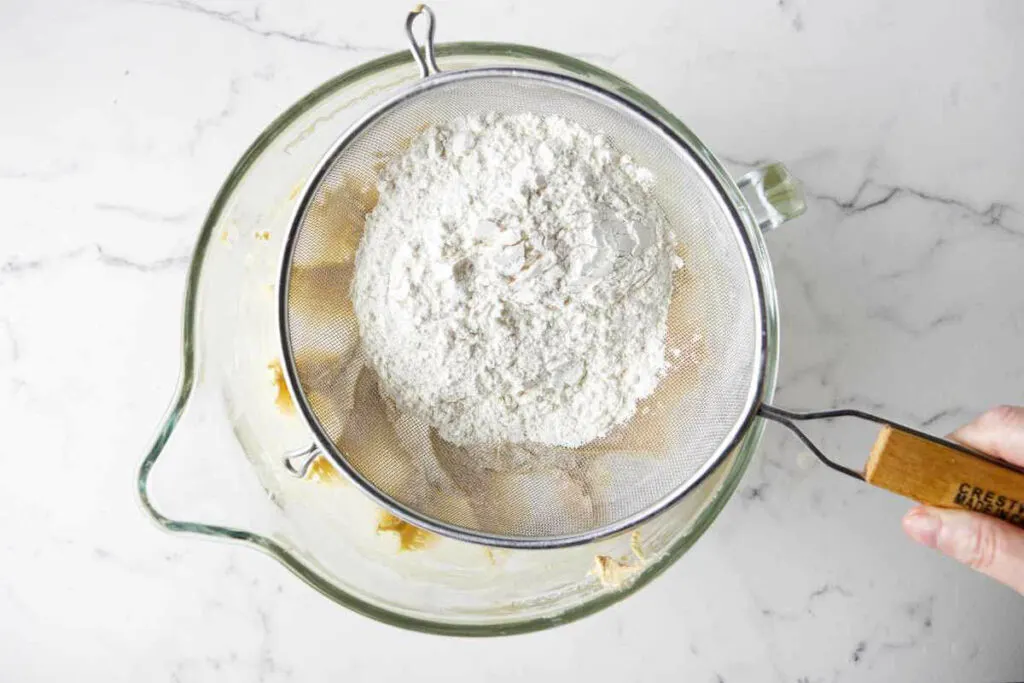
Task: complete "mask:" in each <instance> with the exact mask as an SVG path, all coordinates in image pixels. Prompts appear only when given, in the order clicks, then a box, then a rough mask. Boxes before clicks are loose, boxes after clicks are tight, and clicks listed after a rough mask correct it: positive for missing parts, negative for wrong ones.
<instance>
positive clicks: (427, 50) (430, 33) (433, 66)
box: [405, 5, 441, 78]
mask: <svg viewBox="0 0 1024 683" xmlns="http://www.w3.org/2000/svg"><path fill="white" fill-rule="evenodd" d="M421 14H425V15H426V16H427V40H426V42H425V43H424V46H423V51H422V52H420V44H419V42H417V40H416V34H415V33H413V30H412V27H413V24H415V23H416V18H417V17H418V16H420V15H421ZM435 24H436V21H435V19H434V12H433V10H431V9H430V8H429V7H427V6H426V5H416V6H415V7H413V8H412V11H411V12H409V15H408V16H407V17H406V18H405V35H406V36H407V37H408V38H409V49H410V50H411V51H412V56H413V59H415V60H416V63H417V64H419V67H420V76H422V77H423V78H426V77H427V76H430V75H431V74H436V73H438V72H440V71H441V69H439V68H438V67H437V59H436V58H435V57H434V28H435Z"/></svg>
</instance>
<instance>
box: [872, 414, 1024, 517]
mask: <svg viewBox="0 0 1024 683" xmlns="http://www.w3.org/2000/svg"><path fill="white" fill-rule="evenodd" d="M864 479H865V481H867V482H868V483H869V484H872V485H874V486H878V487H881V488H884V489H887V490H889V491H892V492H894V493H898V494H900V495H901V496H906V497H907V498H913V499H914V500H917V501H919V502H921V503H925V504H926V505H932V506H935V507H942V508H964V509H967V510H974V511H976V512H982V513H985V514H988V515H991V516H993V517H999V518H1000V519H1004V520H1006V521H1008V522H1010V523H1012V524H1015V525H1017V526H1019V527H1022V528H1024V470H1021V469H1019V468H1017V467H1014V466H1013V465H1010V464H1009V463H1004V462H1002V461H998V460H995V459H993V458H990V457H988V456H985V455H982V454H981V453H976V452H974V451H971V450H968V449H967V448H964V447H962V446H959V445H958V444H954V443H952V442H949V441H944V440H941V439H936V438H934V437H928V436H924V435H921V434H919V433H916V432H913V431H910V430H904V429H901V428H899V427H897V426H893V425H886V426H885V427H883V428H882V431H881V432H880V433H879V435H878V439H877V440H876V441H875V446H874V448H873V449H872V451H871V457H870V458H869V459H868V463H867V467H866V469H865V473H864Z"/></svg>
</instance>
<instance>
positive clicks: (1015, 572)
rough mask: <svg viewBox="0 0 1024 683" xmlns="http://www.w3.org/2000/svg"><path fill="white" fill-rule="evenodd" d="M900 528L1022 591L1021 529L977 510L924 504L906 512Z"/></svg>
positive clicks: (1023, 541)
mask: <svg viewBox="0 0 1024 683" xmlns="http://www.w3.org/2000/svg"><path fill="white" fill-rule="evenodd" d="M903 529H904V530H905V531H906V532H907V534H908V535H909V536H910V537H911V538H913V539H914V540H915V541H917V542H918V543H921V544H922V545H926V546H928V547H929V548H935V549H937V550H939V551H940V552H942V553H944V554H946V555H948V556H950V557H952V558H953V559H955V560H958V561H959V562H963V563H964V564H966V565H968V566H969V567H972V568H973V569H976V570H978V571H979V572H981V573H982V574H986V575H988V576H990V577H992V578H993V579H995V580H996V581H999V582H1001V583H1004V584H1006V585H1007V586H1009V587H1010V588H1013V589H1014V590H1016V591H1017V592H1018V593H1021V594H1022V595H1024V530H1021V529H1018V528H1017V527H1015V526H1013V525H1012V524H1009V523H1008V522H1004V521H1002V520H1001V519H996V518H994V517H987V516H985V515H981V514H978V513H976V512H968V511H966V510H944V509H939V508H932V507H925V506H919V507H916V508H914V509H913V510H911V511H910V512H908V513H907V514H906V516H905V517H904V518H903Z"/></svg>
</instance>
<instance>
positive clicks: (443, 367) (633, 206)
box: [351, 114, 678, 446]
mask: <svg viewBox="0 0 1024 683" xmlns="http://www.w3.org/2000/svg"><path fill="white" fill-rule="evenodd" d="M652 182H653V178H652V176H651V174H650V172H648V171H647V170H646V169H643V168H640V167H638V166H637V165H636V164H635V163H634V162H633V161H632V160H631V159H630V158H629V157H627V156H624V155H621V154H619V153H618V152H616V151H615V149H613V148H612V146H611V145H610V144H609V142H608V141H607V140H606V139H605V138H604V137H603V136H602V135H600V134H595V133H592V132H589V131H587V130H585V129H583V128H581V127H580V126H578V125H576V124H574V123H572V122H570V121H567V120H565V119H562V118H559V117H555V116H544V117H542V116H536V115H533V114H520V115H507V116H506V115H498V114H487V115H481V116H472V117H467V118H460V119H457V120H454V121H452V122H450V123H448V124H446V125H443V126H438V127H435V128H431V129H429V130H427V131H425V132H424V133H422V134H421V135H420V136H418V137H417V138H416V139H414V140H413V141H412V143H411V145H410V146H409V149H408V151H407V152H405V153H404V154H403V155H402V156H401V157H399V158H397V159H395V160H394V161H393V162H392V163H391V164H390V165H388V166H387V167H386V168H385V169H384V170H383V172H382V174H381V178H380V182H379V186H378V191H379V195H380V199H379V201H378V203H377V206H376V207H375V208H374V209H373V211H372V212H371V213H370V214H369V215H368V216H367V219H366V228H365V232H364V234H363V237H362V241H361V243H360V245H359V250H358V253H357V255H356V271H355V277H354V280H353V284H352V292H351V295H352V301H353V304H354V307H355V314H356V317H357V319H358V322H359V328H360V333H361V337H362V344H363V349H364V351H365V353H366V356H367V357H368V358H369V360H370V362H371V363H372V365H373V367H374V369H375V370H376V371H377V373H378V374H379V376H380V379H381V383H382V387H383V389H384V391H385V392H386V393H387V394H388V395H389V396H390V397H391V398H392V399H393V400H394V401H395V403H396V405H397V406H398V408H399V409H400V410H402V411H405V412H408V413H411V414H413V415H415V416H417V417H419V418H421V419H422V420H425V421H426V422H428V423H430V424H431V425H432V426H434V427H435V428H436V429H437V431H438V433H439V434H440V435H441V436H442V437H443V438H444V439H446V440H448V441H450V442H452V443H455V444H458V445H469V444H479V443H495V442H534V443H541V444H547V445H553V446H579V445H582V444H585V443H587V442H588V441H592V440H593V439H596V438H598V437H600V436H603V435H605V434H606V433H607V432H608V431H609V430H610V429H611V428H612V427H614V426H615V425H617V424H619V423H622V422H624V421H626V420H628V419H629V418H630V417H631V416H632V415H633V413H634V411H635V410H636V404H637V401H639V400H640V399H642V398H644V397H645V396H647V395H648V394H650V393H651V392H652V391H653V390H654V388H655V386H656V384H657V382H658V380H659V376H660V374H661V373H662V371H663V369H664V367H665V357H664V356H665V349H664V347H665V318H666V313H667V310H668V303H669V298H670V296H671V293H672V271H673V269H674V268H675V267H677V265H678V264H677V263H676V261H677V257H676V256H675V255H674V251H673V247H672V241H671V239H670V235H669V228H668V223H667V220H666V218H665V216H664V214H663V213H662V212H661V210H660V209H659V207H658V206H657V204H656V203H655V201H654V199H653V197H652V196H651V193H650V188H651V185H652Z"/></svg>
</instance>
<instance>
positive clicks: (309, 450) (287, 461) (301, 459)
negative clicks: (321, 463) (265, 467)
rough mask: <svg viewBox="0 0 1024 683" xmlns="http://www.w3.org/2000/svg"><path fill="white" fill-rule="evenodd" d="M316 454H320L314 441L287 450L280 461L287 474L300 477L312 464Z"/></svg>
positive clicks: (307, 471) (304, 474) (305, 473)
mask: <svg viewBox="0 0 1024 683" xmlns="http://www.w3.org/2000/svg"><path fill="white" fill-rule="evenodd" d="M318 455H320V448H319V447H318V446H317V445H316V444H315V443H314V444H310V445H308V446H305V447H304V448H300V449H298V450H295V451H289V452H288V453H286V454H285V456H284V458H282V462H283V463H284V468H285V469H286V470H287V471H288V474H290V475H292V476H293V477H296V478H297V479H302V478H303V477H305V476H306V475H307V474H308V473H309V468H310V467H312V466H313V462H314V461H315V460H316V458H317V456H318Z"/></svg>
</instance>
